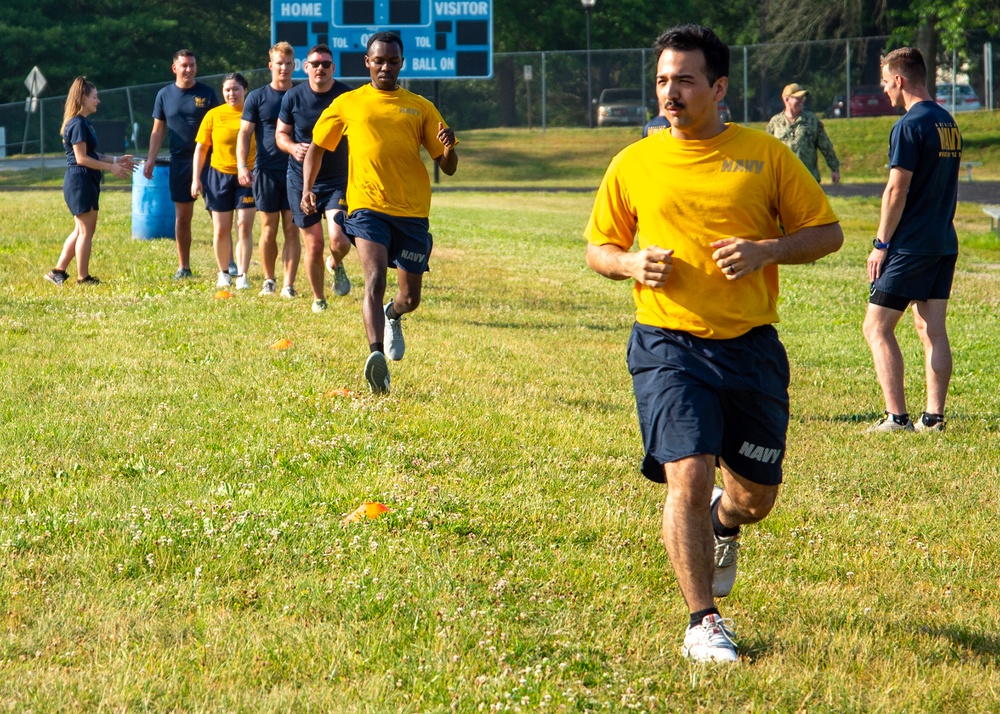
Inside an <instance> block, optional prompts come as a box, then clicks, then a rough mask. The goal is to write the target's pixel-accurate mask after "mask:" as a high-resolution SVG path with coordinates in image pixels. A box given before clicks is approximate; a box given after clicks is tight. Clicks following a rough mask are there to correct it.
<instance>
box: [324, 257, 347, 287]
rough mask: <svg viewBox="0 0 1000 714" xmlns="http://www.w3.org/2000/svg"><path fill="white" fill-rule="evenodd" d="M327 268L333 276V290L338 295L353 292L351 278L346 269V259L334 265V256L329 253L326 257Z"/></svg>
mask: <svg viewBox="0 0 1000 714" xmlns="http://www.w3.org/2000/svg"><path fill="white" fill-rule="evenodd" d="M326 270H327V272H328V273H330V274H331V275H332V276H333V292H334V293H335V294H336V295H338V296H340V297H344V296H345V295H347V293H349V292H351V279H350V278H348V277H347V271H346V270H344V261H340V262H339V263H338V264H337V265H336V267H334V265H333V256H332V255H329V256H327V258H326Z"/></svg>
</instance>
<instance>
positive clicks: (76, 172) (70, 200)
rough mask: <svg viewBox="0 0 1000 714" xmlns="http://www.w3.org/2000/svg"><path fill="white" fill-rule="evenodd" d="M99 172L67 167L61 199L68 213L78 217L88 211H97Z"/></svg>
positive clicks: (99, 193)
mask: <svg viewBox="0 0 1000 714" xmlns="http://www.w3.org/2000/svg"><path fill="white" fill-rule="evenodd" d="M101 175H102V173H101V172H100V171H96V170H94V169H88V168H86V167H85V166H67V167H66V176H65V177H64V178H63V198H65V199H66V205H67V206H68V207H69V212H70V213H72V214H73V215H74V216H80V215H83V214H84V213H88V212H89V211H99V210H101V207H100V198H101Z"/></svg>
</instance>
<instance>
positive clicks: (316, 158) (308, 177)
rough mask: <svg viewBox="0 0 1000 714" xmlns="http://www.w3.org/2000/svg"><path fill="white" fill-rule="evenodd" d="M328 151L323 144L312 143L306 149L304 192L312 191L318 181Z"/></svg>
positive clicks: (303, 178)
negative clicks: (324, 155)
mask: <svg viewBox="0 0 1000 714" xmlns="http://www.w3.org/2000/svg"><path fill="white" fill-rule="evenodd" d="M325 152H326V149H324V148H323V147H322V146H319V145H318V144H314V143H310V144H309V148H308V149H307V150H306V155H305V158H304V159H303V160H302V193H308V192H311V191H312V189H313V184H314V183H316V175H317V174H318V173H319V167H320V165H321V164H322V163H323V154H324V153H325Z"/></svg>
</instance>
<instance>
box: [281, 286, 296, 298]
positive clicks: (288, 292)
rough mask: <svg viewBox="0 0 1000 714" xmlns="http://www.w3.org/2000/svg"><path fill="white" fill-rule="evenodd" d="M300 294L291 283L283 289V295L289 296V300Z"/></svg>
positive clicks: (284, 296)
mask: <svg viewBox="0 0 1000 714" xmlns="http://www.w3.org/2000/svg"><path fill="white" fill-rule="evenodd" d="M298 296H299V294H298V292H297V291H296V290H295V288H293V287H292V286H291V285H286V286H285V287H283V288H282V289H281V297H283V298H288V299H289V300H290V299H292V298H293V297H298Z"/></svg>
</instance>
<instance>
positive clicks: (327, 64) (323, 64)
mask: <svg viewBox="0 0 1000 714" xmlns="http://www.w3.org/2000/svg"><path fill="white" fill-rule="evenodd" d="M308 64H311V65H312V66H313V67H322V68H323V69H330V66H331V65H332V64H333V62H331V61H330V60H321V61H319V62H309V63H308Z"/></svg>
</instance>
